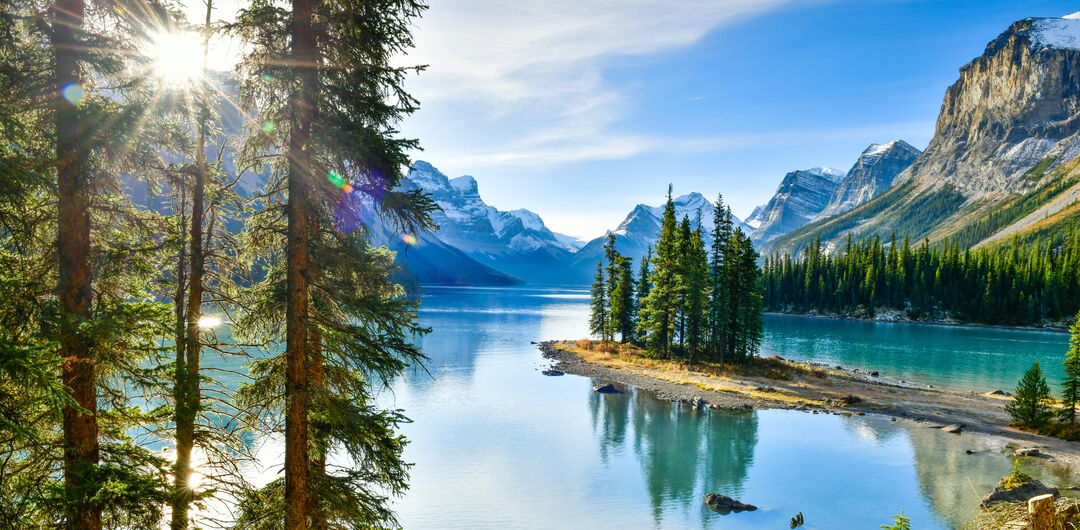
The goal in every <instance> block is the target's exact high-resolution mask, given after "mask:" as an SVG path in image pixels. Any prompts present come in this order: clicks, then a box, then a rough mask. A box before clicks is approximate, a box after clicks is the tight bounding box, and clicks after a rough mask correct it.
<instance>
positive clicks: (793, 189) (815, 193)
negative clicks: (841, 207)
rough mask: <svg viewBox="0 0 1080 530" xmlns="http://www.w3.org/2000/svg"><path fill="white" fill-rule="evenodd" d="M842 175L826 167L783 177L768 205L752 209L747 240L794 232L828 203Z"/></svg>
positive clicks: (763, 238) (765, 238)
mask: <svg viewBox="0 0 1080 530" xmlns="http://www.w3.org/2000/svg"><path fill="white" fill-rule="evenodd" d="M843 176H844V173H842V172H840V171H837V170H835V169H832V168H828V167H815V168H811V169H805V170H797V171H792V172H790V173H788V174H787V175H784V180H782V181H781V182H780V187H778V188H777V189H776V193H775V194H773V196H772V198H771V199H769V202H768V203H766V204H765V205H764V206H762V207H760V208H761V209H760V210H754V212H755V213H756V214H757V215H751V222H752V223H753V224H754V225H756V228H755V229H754V231H753V233H751V234H750V237H751V238H752V239H753V240H754V241H756V242H759V243H760V242H765V241H769V240H770V239H772V238H774V237H776V236H779V235H782V234H784V233H787V232H789V231H791V230H794V229H796V228H798V227H800V226H802V225H804V224H806V223H807V222H809V221H810V220H811V219H813V218H814V217H817V215H818V214H820V213H821V211H822V210H824V209H825V207H826V206H827V205H828V204H829V200H830V199H831V198H832V196H833V192H834V191H836V189H837V185H838V184H839V182H840V179H841V178H843Z"/></svg>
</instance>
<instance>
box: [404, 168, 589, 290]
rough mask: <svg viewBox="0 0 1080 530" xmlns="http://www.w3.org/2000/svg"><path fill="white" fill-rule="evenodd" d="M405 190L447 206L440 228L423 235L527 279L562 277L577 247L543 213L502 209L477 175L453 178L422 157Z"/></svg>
mask: <svg viewBox="0 0 1080 530" xmlns="http://www.w3.org/2000/svg"><path fill="white" fill-rule="evenodd" d="M401 189H403V190H412V189H421V190H423V191H424V192H426V193H428V194H430V195H431V197H432V199H433V200H434V201H435V202H436V203H437V204H438V205H439V207H440V208H442V210H441V211H438V212H435V213H434V214H433V216H432V217H433V218H434V221H435V223H436V224H438V225H439V230H438V231H437V232H434V233H429V234H423V240H427V241H431V240H438V241H439V242H441V243H443V244H445V245H446V246H449V247H451V248H454V249H457V250H459V251H461V252H462V253H463V254H464V255H466V256H468V257H469V258H472V259H473V260H475V261H477V262H479V263H481V264H483V265H486V266H488V267H490V268H492V269H495V270H497V271H501V272H503V273H507V274H509V275H512V276H514V277H517V278H521V279H522V280H525V281H531V282H549V281H553V280H556V279H558V278H560V277H561V276H562V272H561V269H560V265H561V264H562V263H563V262H565V261H566V259H567V258H568V257H569V255H570V254H571V253H572V252H573V251H574V250H575V246H574V241H575V239H574V238H572V237H570V236H565V235H562V234H556V233H555V232H552V231H551V230H550V229H548V228H547V226H546V225H544V221H543V220H542V219H541V218H540V216H539V215H537V214H535V213H533V212H531V211H529V210H511V211H502V210H499V209H497V208H495V207H494V206H490V205H488V204H487V203H485V202H484V201H483V199H481V198H480V191H479V188H478V186H477V184H476V179H474V178H473V177H471V176H468V175H465V176H461V177H457V178H454V179H450V178H448V177H447V176H446V175H444V174H443V173H442V172H440V171H439V170H438V169H436V168H435V167H434V166H432V165H431V164H429V163H427V162H424V161H416V162H415V163H414V164H413V165H412V167H411V168H410V170H409V173H408V175H407V176H406V179H405V180H404V181H403V182H402V184H401ZM422 246H423V245H421V247H422ZM410 266H411V265H410ZM422 281H423V280H422Z"/></svg>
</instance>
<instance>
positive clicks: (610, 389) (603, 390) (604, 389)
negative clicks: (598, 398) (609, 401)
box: [592, 383, 622, 394]
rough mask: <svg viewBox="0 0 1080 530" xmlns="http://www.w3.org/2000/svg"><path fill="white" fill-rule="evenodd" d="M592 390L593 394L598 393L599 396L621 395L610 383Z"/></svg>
mask: <svg viewBox="0 0 1080 530" xmlns="http://www.w3.org/2000/svg"><path fill="white" fill-rule="evenodd" d="M592 389H593V391H594V392H599V393H601V394H622V390H619V389H618V388H615V385H613V384H611V383H608V384H606V385H596V386H594V387H593V388H592Z"/></svg>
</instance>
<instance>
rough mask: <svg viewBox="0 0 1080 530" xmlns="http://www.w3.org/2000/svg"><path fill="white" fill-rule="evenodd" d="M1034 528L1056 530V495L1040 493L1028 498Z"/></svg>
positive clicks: (1029, 512) (1032, 527) (1035, 529)
mask: <svg viewBox="0 0 1080 530" xmlns="http://www.w3.org/2000/svg"><path fill="white" fill-rule="evenodd" d="M1028 514H1030V515H1031V529H1032V530H1054V496H1053V495H1051V494H1049V493H1048V494H1046V495H1039V496H1038V497H1032V498H1030V499H1028Z"/></svg>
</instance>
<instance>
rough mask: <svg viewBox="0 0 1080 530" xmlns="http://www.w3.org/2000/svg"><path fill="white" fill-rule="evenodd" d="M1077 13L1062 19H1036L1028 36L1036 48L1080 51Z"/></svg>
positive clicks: (1079, 18)
mask: <svg viewBox="0 0 1080 530" xmlns="http://www.w3.org/2000/svg"><path fill="white" fill-rule="evenodd" d="M1078 13H1080V11H1078V12H1077V13H1071V14H1068V15H1065V16H1064V17H1063V18H1036V19H1033V21H1032V27H1031V31H1030V33H1029V34H1028V35H1029V36H1030V37H1031V41H1032V43H1033V44H1035V46H1036V48H1061V49H1073V50H1080V16H1078Z"/></svg>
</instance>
